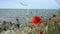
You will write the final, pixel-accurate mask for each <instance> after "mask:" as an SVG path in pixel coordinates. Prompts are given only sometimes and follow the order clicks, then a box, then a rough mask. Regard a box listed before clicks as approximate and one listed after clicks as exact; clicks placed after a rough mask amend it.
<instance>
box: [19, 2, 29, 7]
mask: <svg viewBox="0 0 60 34" xmlns="http://www.w3.org/2000/svg"><path fill="white" fill-rule="evenodd" d="M20 4H21V5H22V6H28V5H27V4H26V3H23V2H20Z"/></svg>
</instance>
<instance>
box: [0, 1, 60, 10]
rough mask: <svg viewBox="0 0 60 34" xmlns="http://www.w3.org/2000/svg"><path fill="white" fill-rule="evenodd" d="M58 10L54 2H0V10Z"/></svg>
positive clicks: (59, 7)
mask: <svg viewBox="0 0 60 34" xmlns="http://www.w3.org/2000/svg"><path fill="white" fill-rule="evenodd" d="M4 8H5V9H6V8H7V9H60V5H59V4H58V3H57V2H56V0H0V9H4Z"/></svg>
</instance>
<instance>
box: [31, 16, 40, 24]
mask: <svg viewBox="0 0 60 34" xmlns="http://www.w3.org/2000/svg"><path fill="white" fill-rule="evenodd" d="M37 23H41V17H39V16H33V17H32V24H37Z"/></svg>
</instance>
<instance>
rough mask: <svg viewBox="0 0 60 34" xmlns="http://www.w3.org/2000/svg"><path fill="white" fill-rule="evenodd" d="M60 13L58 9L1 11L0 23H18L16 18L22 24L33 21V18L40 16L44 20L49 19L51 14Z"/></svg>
mask: <svg viewBox="0 0 60 34" xmlns="http://www.w3.org/2000/svg"><path fill="white" fill-rule="evenodd" d="M56 12H60V10H58V9H0V22H3V21H11V22H12V23H17V22H16V18H18V19H19V22H20V23H25V22H28V21H31V18H32V16H34V15H38V16H40V17H43V18H45V19H46V18H49V17H50V16H51V14H54V13H56Z"/></svg>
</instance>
